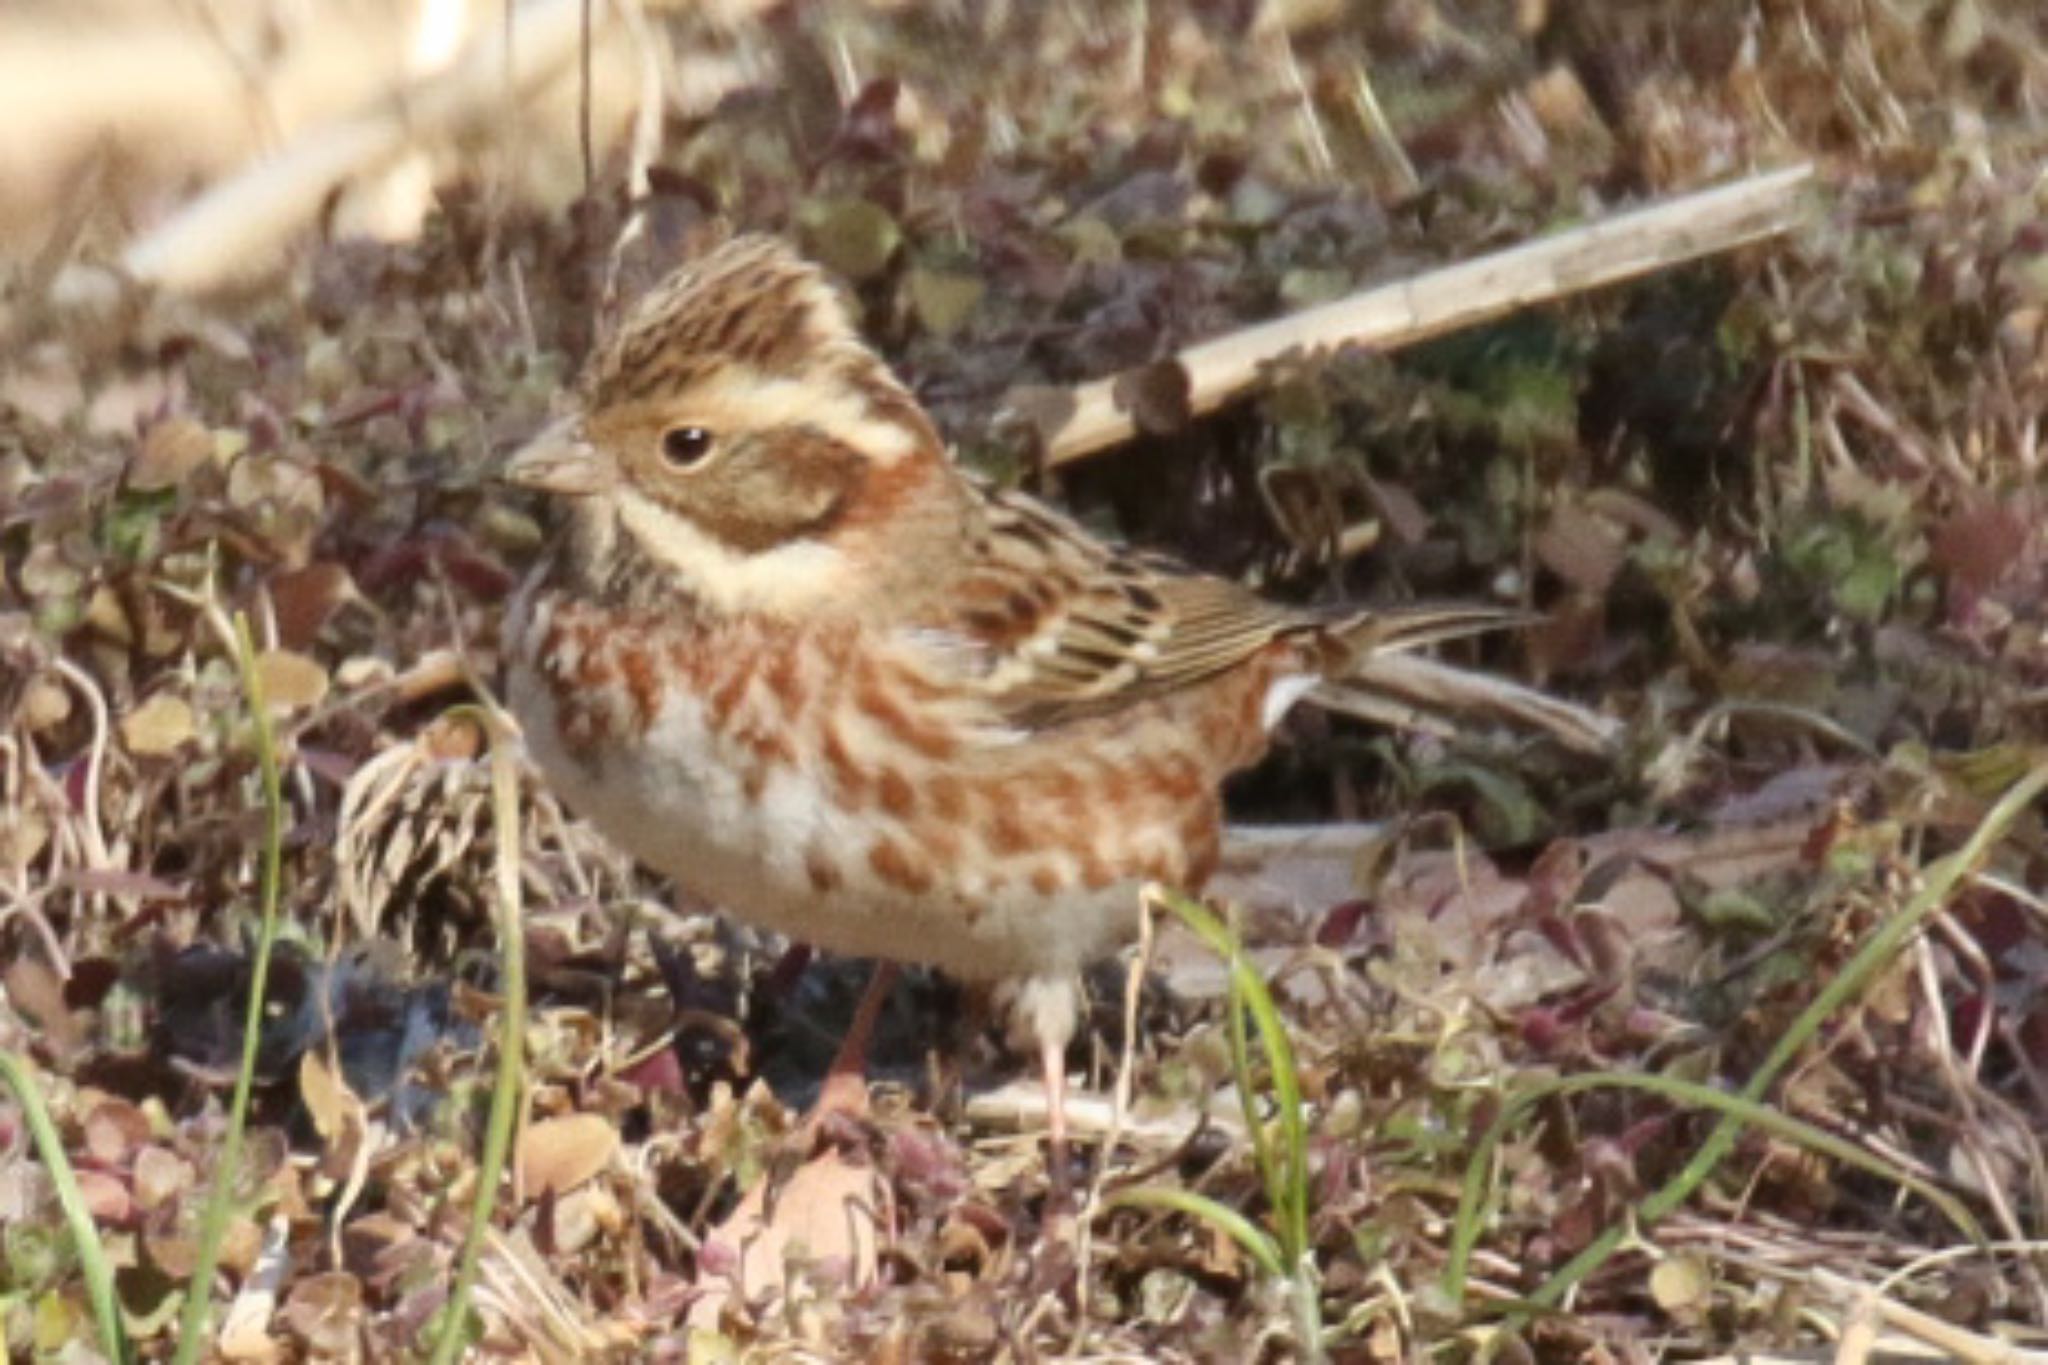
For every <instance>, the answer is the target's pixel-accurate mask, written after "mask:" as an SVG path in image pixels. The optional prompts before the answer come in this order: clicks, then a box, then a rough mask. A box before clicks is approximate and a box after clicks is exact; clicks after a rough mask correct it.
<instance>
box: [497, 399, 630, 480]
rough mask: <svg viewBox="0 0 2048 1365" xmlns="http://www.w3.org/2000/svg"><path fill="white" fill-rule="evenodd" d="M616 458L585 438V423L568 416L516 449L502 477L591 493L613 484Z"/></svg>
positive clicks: (501, 473) (501, 474) (506, 464)
mask: <svg viewBox="0 0 2048 1365" xmlns="http://www.w3.org/2000/svg"><path fill="white" fill-rule="evenodd" d="M614 472H615V471H614V469H613V467H612V462H611V461H610V460H608V459H606V458H605V457H604V456H603V455H601V454H599V453H598V451H597V449H596V447H594V446H592V445H591V444H590V442H589V441H587V440H585V439H584V436H583V430H582V423H581V422H580V421H579V420H578V419H577V418H574V417H564V418H563V419H562V420H561V421H559V422H555V423H553V424H551V425H550V426H547V427H545V428H543V429H542V430H541V432H540V434H539V435H537V436H535V437H534V438H533V439H532V440H530V441H528V442H527V443H526V444H525V445H523V446H521V447H520V448H519V449H518V450H516V451H514V452H513V454H512V458H511V459H510V460H508V461H506V463H505V468H504V469H503V471H501V472H500V474H499V477H500V478H502V479H504V480H505V482H507V483H509V484H513V485H516V486H517V487H520V488H533V489H538V490H539V491H541V492H543V493H560V494H563V495H565V496H569V497H587V496H588V495H590V494H592V493H602V492H604V490H605V489H607V488H609V487H611V485H612V476H613V474H614Z"/></svg>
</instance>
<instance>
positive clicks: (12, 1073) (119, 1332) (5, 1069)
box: [0, 1050, 135, 1365]
mask: <svg viewBox="0 0 2048 1365" xmlns="http://www.w3.org/2000/svg"><path fill="white" fill-rule="evenodd" d="M0 1082H5V1083H6V1085H7V1088H8V1089H9V1090H11V1091H13V1092H14V1098H15V1099H16V1100H18V1101H20V1103H21V1112H22V1117H23V1118H24V1119H26V1120H27V1122H28V1133H29V1138H30V1139H31V1140H32V1141H33V1142H34V1143H35V1147H36V1156H37V1157H38V1158H39V1159H40V1160H41V1161H42V1163H43V1169H44V1170H46V1171H48V1172H49V1173H50V1184H51V1186H52V1187H53V1188H54V1189H55V1190H56V1192H57V1206H58V1207H59V1208H61V1209H62V1210H63V1211H64V1225H65V1227H66V1228H68V1229H69V1230H70V1232H71V1243H72V1245H73V1246H74V1247H76V1248H77V1250H78V1268H79V1271H80V1272H81V1273H82V1274H83V1275H84V1276H85V1294H86V1297H87V1298H88V1299H89V1300H91V1302H92V1315H93V1320H94V1321H95V1322H97V1323H98V1324H99V1329H100V1346H101V1348H102V1349H103V1350H105V1351H106V1353H107V1354H108V1355H109V1356H110V1357H112V1358H113V1359H114V1360H116V1361H118V1362H121V1365H127V1362H128V1361H131V1360H133V1359H135V1351H134V1348H133V1347H132V1346H130V1345H129V1342H128V1333H127V1331H126V1330H125V1329H124V1328H123V1327H122V1326H121V1303H120V1300H119V1299H118V1298H117V1297H116V1296H115V1293H114V1272H113V1270H112V1269H111V1268H110V1267H109V1266H108V1265H107V1257H106V1251H105V1249H104V1248H103V1247H101V1245H100V1230H99V1227H98V1225H97V1224H95V1223H94V1222H93V1221H92V1214H91V1212H89V1211H88V1210H87V1209H86V1207H85V1195H84V1193H83V1192H82V1191H81V1190H80V1189H79V1188H78V1176H77V1175H76V1174H75V1173H74V1172H73V1171H72V1169H71V1159H70V1158H69V1157H67V1156H66V1155H65V1154H64V1140H63V1138H62V1136H60V1135H59V1134H58V1132H57V1125H56V1124H55V1123H53V1122H52V1121H51V1120H50V1111H49V1108H48V1107H47V1106H46V1105H45V1104H44V1103H43V1092H42V1090H41V1088H40V1087H38V1086H37V1085H36V1079H35V1075H34V1073H33V1072H31V1071H30V1070H29V1065H28V1059H27V1058H25V1057H20V1056H17V1055H16V1054H14V1053H12V1052H8V1051H5V1050H0Z"/></svg>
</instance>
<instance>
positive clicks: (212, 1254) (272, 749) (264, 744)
mask: <svg viewBox="0 0 2048 1365" xmlns="http://www.w3.org/2000/svg"><path fill="white" fill-rule="evenodd" d="M211 610H213V611H215V612H217V611H218V608H211ZM214 620H215V628H216V629H217V630H219V631H220V632H221V634H222V635H223V636H224V637H225V638H226V640H227V641H229V642H230V643H231V644H232V645H233V647H234V652H235V660H236V663H237V664H238V665H239V666H240V668H241V673H242V691H243V693H244V694H245V695H246V696H247V697H248V699H249V712H250V715H251V717H252V721H253V726H254V733H255V737H256V767H257V773H258V775H259V777H260V780H261V782H262V787H263V871H262V887H261V892H260V895H261V897H262V917H261V921H260V925H259V928H258V929H257V934H256V957H255V961H254V962H252V963H251V964H250V968H249V1004H248V1008H247V1009H246V1010H245V1011H244V1013H243V1019H242V1062H241V1065H240V1067H238V1068H237V1070H236V1072H235V1094H234V1099H233V1100H232V1101H230V1103H229V1106H228V1130H227V1133H226V1135H225V1136H223V1138H222V1139H221V1147H220V1164H219V1167H218V1168H217V1169H216V1170H215V1172H214V1177H213V1188H212V1189H211V1190H210V1191H208V1193H207V1196H206V1209H205V1212H204V1213H203V1214H202V1215H201V1217H200V1223H199V1248H198V1259H197V1261H196V1263H195V1264H194V1265H193V1267H192V1278H191V1281H190V1282H189V1283H188V1284H187V1285H186V1286H185V1309H184V1312H183V1314H182V1315H181V1316H180V1319H179V1323H178V1354H177V1356H176V1357H175V1359H176V1361H177V1365H192V1362H194V1361H196V1360H198V1359H199V1356H200V1352H201V1351H203V1350H204V1349H205V1344H206V1339H207V1333H208V1321H207V1320H208V1317H209V1314H210V1312H211V1310H212V1307H213V1271H214V1267H215V1266H217V1265H218V1264H220V1244H221V1238H222V1237H223V1236H224V1235H226V1233H227V1226H228V1214H229V1213H230V1212H231V1208H230V1205H231V1202H232V1199H233V1193H234V1188H235V1177H236V1173H237V1168H238V1167H239V1166H240V1165H241V1160H242V1132H243V1129H244V1128H246V1127H247V1126H248V1121H249V1092H250V1089H251V1087H252V1086H253V1085H254V1084H255V1077H256V1050H257V1045H258V1043H259V1042H260V1041H261V1039H262V1034H263V995H264V991H265V988H266V987H267V986H268V984H269V980H270V957H271V952H272V950H273V949H275V948H276V946H277V931H278V900H279V897H280V896H281V894H282V891H283V882H284V822H285V811H284V783H283V780H282V778H281V777H280V775H279V773H278V766H277V732H276V729H275V727H274V726H273V725H272V724H271V718H270V707H269V704H268V703H267V701H266V700H265V698H264V695H263V677H262V673H261V671H260V670H258V668H257V667H256V646H255V643H254V641H253V640H251V638H250V635H249V619H248V617H246V616H243V615H240V614H239V613H238V614H237V615H236V616H235V619H234V624H233V626H232V627H229V626H228V625H227V623H226V621H225V620H224V619H223V618H221V617H219V616H218V615H216V616H215V617H214Z"/></svg>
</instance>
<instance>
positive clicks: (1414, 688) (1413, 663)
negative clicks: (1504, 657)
mask: <svg viewBox="0 0 2048 1365" xmlns="http://www.w3.org/2000/svg"><path fill="white" fill-rule="evenodd" d="M1535 619H1536V618H1535V617H1534V616H1532V615H1531V614H1530V613H1528V612H1522V611H1513V610H1508V609H1503V608H1499V607H1464V606H1448V607H1442V606H1436V607H1402V608H1397V609H1395V610H1392V611H1375V612H1372V613H1370V614H1362V615H1360V616H1359V617H1358V618H1356V619H1355V620H1354V621H1352V622H1349V623H1346V624H1344V625H1340V626H1338V627H1337V628H1336V630H1335V631H1334V632H1333V633H1334V634H1335V635H1336V637H1337V638H1338V639H1339V640H1341V641H1342V642H1343V644H1344V645H1345V646H1346V647H1347V648H1348V649H1349V650H1350V651H1351V656H1350V659H1349V661H1348V662H1347V664H1346V665H1345V666H1344V667H1342V668H1341V669H1339V670H1336V671H1334V672H1333V673H1332V675H1331V676H1328V677H1326V678H1325V679H1324V680H1323V681H1322V682H1320V683H1319V684H1317V686H1316V688H1315V690H1314V691H1312V692H1310V693H1309V694H1308V699H1309V700H1310V701H1311V702H1313V703H1314V704H1316V705H1318V706H1321V707H1323V708H1324V709H1325V710H1330V711H1336V712H1338V713H1340V714H1344V715H1350V716H1356V717H1358V718H1360V719H1362V720H1369V721H1372V722H1374V723H1376V724H1380V725H1390V726H1394V727H1397V728H1402V729H1415V730H1422V731H1424V732H1427V733H1434V734H1441V735H1449V734H1452V733H1454V732H1456V731H1457V730H1458V729H1459V728H1460V725H1461V723H1463V722H1466V721H1468V720H1469V719H1470V718H1472V717H1475V716H1476V717H1486V718H1490V719H1494V720H1501V721H1507V722H1510V723H1512V724H1516V725H1520V726H1523V727H1526V728H1528V729H1531V730H1536V731H1540V732H1542V733H1545V734H1548V735H1551V736H1554V737H1555V738H1556V739H1557V740H1558V741H1559V742H1560V743H1562V744H1564V745H1566V746H1567V747H1569V748H1572V749H1575V750H1577V751H1579V752H1581V753H1587V754H1607V753H1611V752H1612V751H1613V749H1614V747H1615V744H1616V742H1617V741H1618V740H1619V738H1620V734H1621V729H1622V727H1621V723H1620V722H1619V721H1617V720H1615V719H1614V718H1613V717H1612V716H1603V715H1601V714H1599V713H1598V712H1596V711H1591V710H1588V709H1587V708H1585V707H1583V706H1579V705H1576V704H1575V703H1572V702H1568V701H1565V700H1564V699H1563V698H1561V697H1553V696H1551V695H1550V694H1549V693H1547V692H1539V691H1537V690H1536V689H1535V688H1533V687H1528V686H1525V685H1523V684H1521V683H1516V682H1510V681H1508V680H1507V679H1506V678H1499V677H1494V676H1492V675H1490V674H1486V673H1479V672H1475V671H1473V670H1470V669H1464V668H1458V667H1456V666H1454V665H1452V664H1447V663H1443V662H1441V661H1440V660H1437V659H1432V658H1428V657H1425V656H1423V655H1419V654H1417V653H1416V652H1415V651H1416V650H1419V649H1423V648H1426V647H1428V646H1430V645H1435V644H1441V643H1442V642H1444V641H1446V640H1456V639H1462V638H1464V637H1465V636H1468V635H1479V634H1483V633H1485V632H1487V631H1491V630H1506V629H1511V628H1513V627H1515V626H1525V625H1528V624H1529V623H1530V622H1531V621H1533V620H1535Z"/></svg>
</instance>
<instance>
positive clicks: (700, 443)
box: [661, 427, 711, 469]
mask: <svg viewBox="0 0 2048 1365" xmlns="http://www.w3.org/2000/svg"><path fill="white" fill-rule="evenodd" d="M710 453H711V433H710V432H709V431H707V430H705V429H704V428H703V427H670V428H669V429H668V430H667V431H664V432H663V433H661V457H662V458H663V459H664V460H667V461H668V462H669V463H670V464H672V465H674V466H675V467H676V468H677V469H688V468H689V467H690V466H691V465H693V464H696V463H697V462H698V461H700V460H702V459H703V458H704V457H705V456H706V455H709V454H710Z"/></svg>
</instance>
